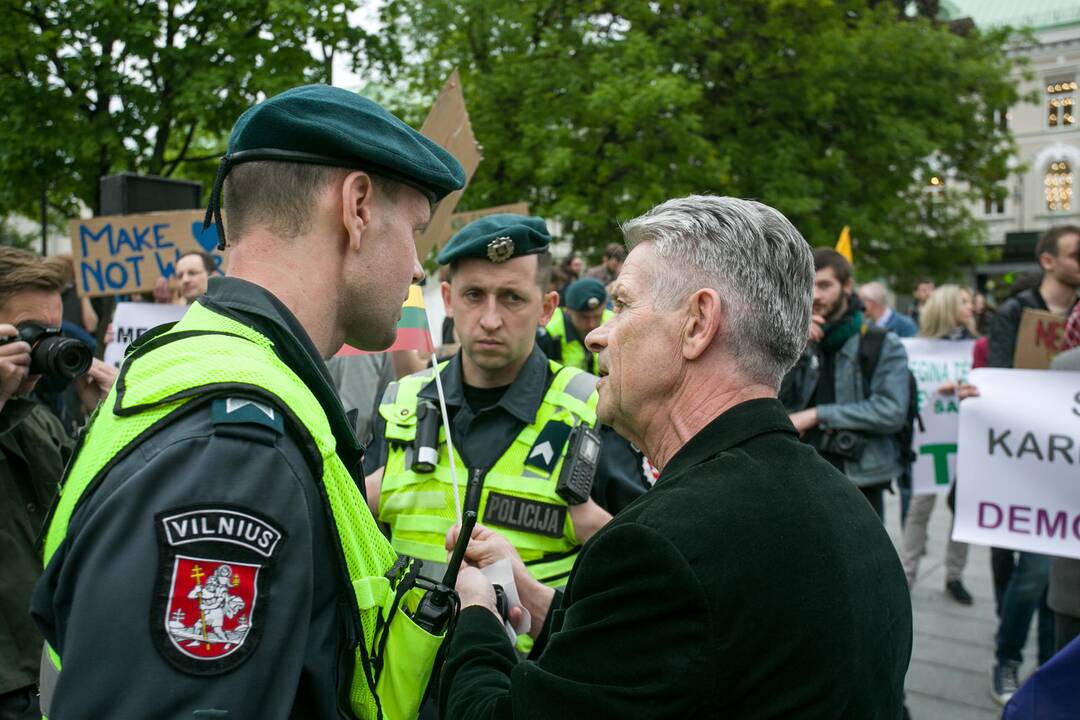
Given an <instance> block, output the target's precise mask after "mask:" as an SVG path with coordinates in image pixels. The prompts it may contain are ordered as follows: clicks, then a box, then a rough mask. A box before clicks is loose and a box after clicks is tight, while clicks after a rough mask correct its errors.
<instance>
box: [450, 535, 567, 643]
mask: <svg viewBox="0 0 1080 720" xmlns="http://www.w3.org/2000/svg"><path fill="white" fill-rule="evenodd" d="M459 532H461V525H454V526H453V527H452V528H450V530H448V531H447V533H446V550H447V553H448V557H449V553H450V552H452V551H453V548H454V545H455V544H456V543H457V539H458V533H459ZM500 560H509V561H510V565H511V567H513V569H514V585H515V586H516V587H517V592H518V599H519V600H520V601H521V604H522V605H524V606H525V609H526V610H528V611H529V614H530V615H532V627H531V628H530V630H529V635H531V636H532V637H533V638H536V637H537V636H538V635H539V634H540V631H541V630H542V629H543V628H544V620H545V619H546V618H547V614H548V608H550V607H551V601H552V599H554V597H555V591H554V590H552V589H551V588H549V587H548V586H547V585H544V584H543V583H541V582H540V581H538V580H536V579H535V578H534V577H533V576H532V575H531V574H530V573H529V571H528V569H527V568H526V567H525V563H524V562H522V560H521V556H520V555H518V552H517V550H515V549H514V546H513V545H511V544H510V541H509V540H507V539H506V538H504V537H503V536H502V535H500V534H499V533H497V532H495V531H494V530H489V529H488V528H486V527H484V526H483V525H477V526H475V527H474V528H473V532H472V539H471V540H470V542H469V546H468V547H467V548H466V549H465V564H464V565H463V566H462V568H461V572H460V573H459V574H458V581H457V587H458V594H459V596H460V597H461V605H462V607H465V606H466V604H467V603H466V600H465V596H463V595H461V591H462V589H463V585H462V582H463V578H465V576H466V572H465V571H466V570H467V569H468V570H470V572H469V573H468V575H469V576H470V577H471V576H472V575H473V573H474V572H475V574H476V575H479V576H480V577H481V578H482V579H483V581H484V583H487V587H488V589H489V590H490V589H491V583H490V582H488V580H487V578H486V577H484V576H483V574H482V573H480V572H479V569H480V568H485V567H487V566H488V565H493V564H495V563H497V562H498V561H500ZM466 582H467V583H468V584H467V585H465V586H464V589H465V590H466V592H468V593H469V596H468V597H469V598H470V600H471V602H472V604H474V605H484V606H485V607H488V606H487V605H486V603H485V601H484V600H483V599H482V596H483V589H482V587H481V586H480V584H479V581H478V580H476V579H475V578H471V579H467V580H466ZM490 601H491V605H490V607H489V609H492V610H493V609H494V607H495V591H494V590H491V597H490ZM519 619H520V617H515V613H514V612H511V615H510V622H511V623H514V624H517V621H518V620H519Z"/></svg>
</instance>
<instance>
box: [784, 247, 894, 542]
mask: <svg viewBox="0 0 1080 720" xmlns="http://www.w3.org/2000/svg"><path fill="white" fill-rule="evenodd" d="M814 271H815V276H814V309H813V313H814V314H813V321H812V322H811V324H810V338H809V343H808V344H807V347H806V351H805V352H804V353H803V355H802V357H801V358H800V360H799V363H798V364H797V365H796V366H795V367H794V368H793V369H792V370H791V372H790V373H789V374H788V376H787V377H786V378H785V379H784V383H783V386H782V387H781V400H782V401H783V402H784V406H785V407H786V408H787V410H788V411H789V412H791V422H792V423H793V424H794V425H795V429H796V430H798V431H799V432H800V433H803V440H805V441H806V442H808V443H810V444H812V445H813V446H814V447H816V448H817V449H818V452H820V453H821V456H822V457H823V458H825V459H826V460H828V461H829V462H830V463H831V464H832V465H833V466H834V467H836V469H838V470H840V471H841V472H842V473H844V474H845V475H847V477H848V479H849V480H851V481H852V482H853V483H854V484H855V486H856V487H858V488H859V490H860V491H861V492H862V493H863V495H864V496H865V497H866V499H867V500H868V501H869V502H870V504H871V506H873V508H874V510H875V511H876V512H877V514H878V516H879V517H881V518H882V521H883V522H884V516H885V514H884V504H883V502H882V491H883V490H886V489H888V488H889V486H890V485H891V484H892V481H893V479H895V478H897V477H899V475H900V473H901V471H902V469H903V468H902V467H901V463H900V451H899V446H898V444H897V441H896V433H898V432H899V431H900V429H901V428H902V427H903V425H904V421H905V419H906V416H907V408H908V400H909V397H908V396H909V394H910V390H909V386H908V370H907V352H906V351H905V350H904V346H903V345H901V344H900V340H899V338H897V337H896V335H894V334H892V333H887V332H885V331H884V330H883V329H882V328H877V327H866V326H864V324H863V313H862V312H861V310H860V308H859V307H858V304H857V302H856V301H854V299H853V297H852V294H851V291H852V287H853V285H854V282H853V280H852V276H851V265H850V264H849V263H848V261H847V260H846V259H845V258H844V256H843V255H841V254H840V253H838V252H836V251H835V250H832V249H829V248H818V249H817V250H815V251H814Z"/></svg>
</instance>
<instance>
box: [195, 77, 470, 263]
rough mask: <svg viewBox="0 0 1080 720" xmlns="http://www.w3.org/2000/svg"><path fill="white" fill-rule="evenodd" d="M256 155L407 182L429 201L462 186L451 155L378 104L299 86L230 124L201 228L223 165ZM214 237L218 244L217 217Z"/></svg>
mask: <svg viewBox="0 0 1080 720" xmlns="http://www.w3.org/2000/svg"><path fill="white" fill-rule="evenodd" d="M260 160H276V161H281V162H294V163H309V164H313V165H326V166H328V167H341V168H353V169H357V170H365V171H368V172H371V173H373V174H375V175H379V176H382V177H385V178H388V179H390V180H395V181H397V182H400V183H403V184H405V185H408V186H410V187H412V188H414V189H416V190H418V191H420V192H421V193H423V194H424V195H425V196H427V198H428V200H429V201H431V202H432V203H435V202H438V201H439V200H441V199H442V198H444V197H445V196H446V195H449V194H450V193H451V192H454V191H455V190H460V189H461V188H463V187H465V171H464V170H463V169H462V167H461V163H459V162H458V161H457V160H456V159H455V158H454V156H453V155H451V154H450V153H448V152H447V151H446V150H444V149H443V148H441V147H440V146H439V145H438V144H437V143H435V142H433V141H431V140H429V139H428V138H426V137H424V136H423V135H421V134H420V133H418V132H417V131H415V130H413V129H412V128H411V127H409V126H408V125H406V124H405V123H404V122H402V121H401V120H399V119H398V118H396V117H395V116H394V115H392V114H391V113H389V112H387V111H386V110H385V109H384V108H383V107H381V106H380V105H379V104H378V103H375V102H372V101H371V100H368V99H367V98H364V97H361V96H359V95H357V94H356V93H353V92H349V91H348V90H343V89H341V88H336V87H331V86H330V85H304V86H302V87H297V88H293V89H292V90H286V91H285V92H283V93H281V94H280V95H275V96H274V97H272V98H270V99H269V100H266V101H265V102H262V103H259V104H258V105H256V106H254V107H252V108H249V109H248V110H247V111H246V112H244V114H243V115H241V116H240V119H239V120H237V121H236V125H234V126H233V129H232V133H230V135H229V145H228V152H227V153H226V155H225V157H223V158H222V160H221V164H220V165H219V166H218V176H217V179H216V180H215V181H214V189H213V190H212V191H211V195H210V207H209V208H208V209H207V221H206V225H209V224H210V220H211V219H213V220H220V202H221V200H220V198H221V186H222V184H223V183H224V181H225V176H226V175H228V173H229V170H230V169H231V168H233V167H236V166H237V165H239V164H241V163H245V162H253V161H260ZM218 241H219V244H221V245H222V247H223V246H224V234H223V233H222V228H221V224H220V222H219V223H218Z"/></svg>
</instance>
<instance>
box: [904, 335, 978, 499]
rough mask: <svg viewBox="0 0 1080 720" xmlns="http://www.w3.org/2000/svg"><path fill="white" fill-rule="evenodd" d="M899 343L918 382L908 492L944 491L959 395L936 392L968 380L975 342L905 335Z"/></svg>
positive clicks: (951, 468)
mask: <svg viewBox="0 0 1080 720" xmlns="http://www.w3.org/2000/svg"><path fill="white" fill-rule="evenodd" d="M901 342H903V343H904V348H905V349H906V350H907V354H908V368H910V369H911V374H912V375H914V376H915V383H916V384H917V385H918V389H919V395H918V398H917V400H916V403H917V404H916V407H917V408H918V410H919V418H920V419H921V420H922V424H921V425H920V424H919V423H918V422H916V423H915V438H914V442H913V443H912V444H913V446H914V448H913V449H914V451H915V462H914V463H913V464H912V468H911V491H912V492H913V493H914V494H916V495H931V494H934V493H945V492H948V491H949V488H950V487H952V481H953V478H955V477H956V434H957V431H958V429H959V421H960V400H959V398H958V397H957V395H956V392H955V390H954V391H953V393H951V394H944V393H940V392H938V391H939V390H940V389H942V386H943V385H950V384H951V385H953V386H958V385H959V384H960V383H962V382H967V381H968V373H970V372H971V353H972V350H973V349H974V348H975V341H974V340H956V341H953V340H927V339H925V338H904V339H903V340H901ZM965 402H967V401H966V400H965Z"/></svg>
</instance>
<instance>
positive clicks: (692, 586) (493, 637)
mask: <svg viewBox="0 0 1080 720" xmlns="http://www.w3.org/2000/svg"><path fill="white" fill-rule="evenodd" d="M911 639H912V621H911V601H910V598H909V596H908V591H907V586H906V584H905V582H904V574H903V571H902V570H901V567H900V562H899V560H898V559H897V555H896V552H895V550H894V549H893V547H892V543H891V542H890V540H889V537H888V535H887V534H886V533H885V530H884V528H883V527H882V526H881V523H880V521H879V520H878V518H877V516H876V515H875V514H874V512H873V510H872V509H871V508H870V506H869V504H868V503H867V502H866V500H865V499H864V498H863V497H862V496H861V495H860V494H859V492H858V491H857V490H856V489H855V488H854V487H853V486H852V485H851V483H850V482H849V481H848V480H847V479H846V478H845V477H844V476H843V475H841V474H840V473H839V472H838V471H836V470H835V469H833V468H832V466H830V465H829V464H828V463H827V462H825V461H824V460H822V459H821V458H820V457H819V456H818V455H817V453H816V452H815V451H814V450H813V448H810V447H808V446H806V445H803V444H801V443H800V442H799V439H798V436H797V435H796V434H795V432H794V429H793V428H792V426H791V423H790V421H789V420H788V418H787V415H786V413H785V412H784V410H783V407H782V406H781V405H780V403H779V402H777V401H776V400H771V399H769V400H753V401H750V402H747V403H743V404H742V405H739V406H737V407H735V408H733V409H731V410H729V411H728V412H726V413H724V414H723V415H721V416H720V417H719V418H717V419H716V420H714V421H713V422H712V423H711V424H710V425H709V426H708V427H706V428H705V429H704V430H702V431H701V432H700V433H699V434H698V435H697V436H695V437H694V438H693V439H692V440H691V441H690V442H689V443H687V445H685V446H684V447H683V448H682V449H681V450H680V451H679V452H678V453H677V454H676V456H675V457H674V458H673V459H672V460H671V462H670V463H669V464H668V466H667V467H665V468H664V471H663V474H662V476H661V478H660V480H659V481H658V483H657V485H656V487H655V488H653V489H652V490H650V491H649V492H648V493H646V495H645V496H643V497H642V498H640V499H638V500H637V501H636V502H634V503H633V504H632V505H630V506H629V507H628V508H627V509H626V510H624V511H623V512H622V513H620V514H619V516H618V517H616V518H615V520H614V521H612V522H611V523H610V524H608V525H607V526H606V527H605V528H604V529H603V530H601V531H600V532H599V533H597V534H596V536H594V537H593V538H592V539H591V540H590V541H589V542H588V543H587V544H586V545H585V548H584V549H583V550H582V553H581V557H580V558H579V559H578V562H577V565H576V566H575V568H574V572H573V573H572V575H571V577H570V580H569V582H568V584H567V586H566V593H565V595H564V596H562V597H561V599H560V598H559V597H558V596H557V597H556V599H555V604H554V606H553V608H552V611H551V612H550V613H549V615H548V621H547V626H546V627H545V629H544V632H543V633H542V634H541V636H540V638H539V639H538V641H537V645H536V648H535V649H534V651H533V654H532V655H531V656H530V660H528V661H525V662H521V663H517V662H516V661H515V657H514V653H513V650H512V649H511V647H510V643H509V642H508V641H507V639H506V636H505V635H504V633H503V630H502V628H501V626H500V624H499V622H498V621H497V620H496V618H495V616H494V615H492V614H491V613H490V612H488V611H487V610H485V609H483V608H477V607H470V608H467V609H466V610H465V611H463V612H462V614H461V616H460V619H459V622H458V626H457V632H456V635H455V637H454V638H453V641H452V643H451V645H450V650H449V653H448V661H447V665H446V668H445V671H444V675H443V678H442V690H441V697H440V702H441V706H442V708H443V717H444V718H445V719H446V720H456V719H457V718H511V717H513V718H559V719H560V720H567V719H568V718H598V717H603V718H607V717H612V718H615V717H618V718H629V717H649V718H653V717H670V718H696V717H709V718H714V717H716V718H791V717H798V718H852V719H853V720H854V719H858V720H868V719H873V718H883V719H884V718H889V719H895V718H899V717H900V712H901V705H902V702H903V685H904V675H905V673H906V671H907V666H908V661H909V659H910V655H911Z"/></svg>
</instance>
